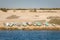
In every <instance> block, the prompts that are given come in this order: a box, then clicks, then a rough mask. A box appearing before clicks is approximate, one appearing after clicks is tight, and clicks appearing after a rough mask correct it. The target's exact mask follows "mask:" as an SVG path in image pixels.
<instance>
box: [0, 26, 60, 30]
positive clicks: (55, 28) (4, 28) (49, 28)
mask: <svg viewBox="0 0 60 40" xmlns="http://www.w3.org/2000/svg"><path fill="white" fill-rule="evenodd" d="M0 30H60V28H59V27H32V28H30V27H26V28H25V27H22V28H21V27H0Z"/></svg>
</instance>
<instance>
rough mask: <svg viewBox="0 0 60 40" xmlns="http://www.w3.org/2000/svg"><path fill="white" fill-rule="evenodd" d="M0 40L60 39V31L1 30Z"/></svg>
mask: <svg viewBox="0 0 60 40" xmlns="http://www.w3.org/2000/svg"><path fill="white" fill-rule="evenodd" d="M0 40H60V31H46V30H45V31H44V30H41V31H36V30H35V31H24V30H13V31H9V30H5V31H1V30H0Z"/></svg>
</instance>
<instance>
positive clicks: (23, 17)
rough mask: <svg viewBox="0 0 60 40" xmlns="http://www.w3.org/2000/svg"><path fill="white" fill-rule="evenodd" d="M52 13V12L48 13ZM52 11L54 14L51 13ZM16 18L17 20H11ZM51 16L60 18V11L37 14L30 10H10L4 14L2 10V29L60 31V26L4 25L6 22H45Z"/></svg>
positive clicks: (0, 27) (0, 25) (0, 13)
mask: <svg viewBox="0 0 60 40" xmlns="http://www.w3.org/2000/svg"><path fill="white" fill-rule="evenodd" d="M48 11H50V12H48ZM51 11H52V12H51ZM13 16H15V17H16V18H10V17H13ZM50 16H59V17H60V10H37V12H30V10H15V11H14V10H8V11H7V12H3V11H1V10H0V29H2V28H6V29H8V28H15V29H16V28H18V29H24V28H25V29H36V30H42V29H43V30H45V29H47V30H49V29H50V30H55V29H58V30H60V25H56V26H45V25H42V26H26V27H24V26H21V27H17V26H16V27H15V26H13V27H6V26H4V25H3V23H6V22H33V21H38V20H45V22H46V21H47V22H48V21H49V20H50V19H47V17H50Z"/></svg>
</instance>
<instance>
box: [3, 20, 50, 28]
mask: <svg viewBox="0 0 60 40" xmlns="http://www.w3.org/2000/svg"><path fill="white" fill-rule="evenodd" d="M3 25H4V26H9V27H12V26H32V25H33V26H42V25H45V26H50V25H51V24H50V23H48V22H45V23H41V22H39V21H37V22H20V23H19V22H6V23H3Z"/></svg>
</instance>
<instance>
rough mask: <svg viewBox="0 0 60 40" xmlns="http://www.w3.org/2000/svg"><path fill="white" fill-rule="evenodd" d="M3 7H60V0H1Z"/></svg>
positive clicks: (0, 3)
mask: <svg viewBox="0 0 60 40" xmlns="http://www.w3.org/2000/svg"><path fill="white" fill-rule="evenodd" d="M0 7H1V8H60V0H0Z"/></svg>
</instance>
